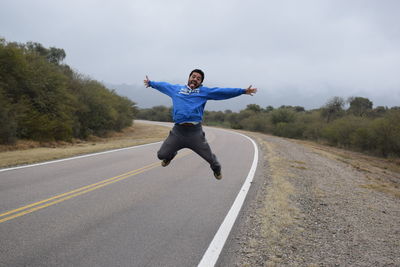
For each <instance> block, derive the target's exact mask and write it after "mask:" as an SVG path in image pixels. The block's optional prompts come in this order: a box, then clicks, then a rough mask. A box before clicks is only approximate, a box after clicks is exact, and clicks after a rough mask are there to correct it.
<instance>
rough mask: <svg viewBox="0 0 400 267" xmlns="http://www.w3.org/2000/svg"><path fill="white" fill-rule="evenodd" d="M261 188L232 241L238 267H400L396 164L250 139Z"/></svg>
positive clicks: (306, 145)
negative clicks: (259, 155)
mask: <svg viewBox="0 0 400 267" xmlns="http://www.w3.org/2000/svg"><path fill="white" fill-rule="evenodd" d="M246 134H248V135H249V136H251V137H252V138H254V139H255V140H256V141H257V143H258V144H259V149H261V150H262V152H263V155H264V169H263V171H262V176H263V177H262V181H259V182H258V183H259V184H260V186H261V188H260V189H258V190H257V193H256V196H255V197H254V199H253V200H252V201H251V203H250V204H249V205H248V206H249V209H250V210H247V211H245V214H246V217H245V219H242V220H241V221H240V222H239V225H238V229H239V230H238V231H236V232H235V233H233V237H231V240H234V242H236V246H233V247H234V251H230V252H229V251H228V253H231V254H232V255H231V257H233V258H234V260H232V263H233V264H232V265H236V266H400V254H399V251H400V241H399V240H400V189H399V185H400V172H399V171H397V163H396V162H393V161H389V160H383V159H379V158H374V157H368V156H365V155H364V156H363V155H361V154H358V153H353V152H346V151H343V150H340V149H333V148H332V149H331V148H330V147H326V146H320V145H316V144H314V143H308V142H301V141H294V140H288V139H283V138H278V137H273V136H268V135H263V134H254V133H246Z"/></svg>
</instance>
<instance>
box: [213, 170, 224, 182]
mask: <svg viewBox="0 0 400 267" xmlns="http://www.w3.org/2000/svg"><path fill="white" fill-rule="evenodd" d="M214 177H215V179H217V180H221V179H222V173H221V171H219V172H214Z"/></svg>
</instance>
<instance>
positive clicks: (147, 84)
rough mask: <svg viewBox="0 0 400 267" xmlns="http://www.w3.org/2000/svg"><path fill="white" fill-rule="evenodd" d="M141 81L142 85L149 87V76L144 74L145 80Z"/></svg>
mask: <svg viewBox="0 0 400 267" xmlns="http://www.w3.org/2000/svg"><path fill="white" fill-rule="evenodd" d="M143 82H144V86H146V88H147V87H150V80H149V77H147V75H146V80H144V81H143Z"/></svg>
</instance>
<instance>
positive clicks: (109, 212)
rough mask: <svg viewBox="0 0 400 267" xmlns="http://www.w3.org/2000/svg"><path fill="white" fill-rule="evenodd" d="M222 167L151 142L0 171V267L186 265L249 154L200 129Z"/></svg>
mask: <svg viewBox="0 0 400 267" xmlns="http://www.w3.org/2000/svg"><path fill="white" fill-rule="evenodd" d="M205 132H206V137H207V139H208V141H209V143H210V145H211V147H212V149H213V152H214V153H215V154H216V155H217V156H218V159H219V161H220V162H221V164H222V173H223V179H222V180H221V181H218V180H216V179H215V178H214V176H213V173H212V171H211V169H210V168H209V165H208V163H207V162H205V161H204V160H203V159H202V158H200V157H199V156H198V155H197V154H195V153H194V152H192V151H190V150H187V149H184V150H181V151H180V152H179V154H178V156H177V158H175V159H174V160H173V161H172V162H171V164H170V165H169V166H168V167H165V168H163V167H161V166H160V162H159V160H158V159H157V157H156V152H157V150H158V149H159V147H160V145H161V144H160V143H156V144H149V145H144V146H139V147H135V148H130V149H124V150H119V151H114V152H110V153H102V154H96V155H92V156H89V157H82V158H74V159H70V160H66V161H59V162H53V163H49V164H44V165H39V166H31V167H26V168H19V169H11V170H6V171H4V170H3V171H1V170H0V266H107V267H108V266H196V265H197V264H198V263H199V262H200V261H201V259H202V257H203V255H204V253H205V252H206V250H207V248H208V247H209V245H210V242H211V241H212V240H213V237H214V235H215V233H216V232H217V230H218V229H219V227H220V225H221V223H222V221H223V220H224V218H225V216H226V215H227V213H228V211H229V209H230V208H231V206H232V203H233V202H234V200H235V198H236V196H237V195H238V193H239V191H240V189H241V187H242V184H243V183H244V181H245V179H246V177H247V176H248V173H249V170H250V167H251V165H252V162H253V157H254V153H255V150H254V147H253V145H252V143H251V141H250V140H248V139H247V138H245V137H243V136H241V135H238V134H236V133H233V132H229V131H225V130H219V129H213V128H205Z"/></svg>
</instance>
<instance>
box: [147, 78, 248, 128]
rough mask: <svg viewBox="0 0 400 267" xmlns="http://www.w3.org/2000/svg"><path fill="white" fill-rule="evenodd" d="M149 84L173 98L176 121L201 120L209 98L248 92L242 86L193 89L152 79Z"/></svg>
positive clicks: (230, 96)
mask: <svg viewBox="0 0 400 267" xmlns="http://www.w3.org/2000/svg"><path fill="white" fill-rule="evenodd" d="M149 85H150V87H152V88H154V89H157V90H158V91H160V92H161V93H164V94H166V95H168V96H169V97H171V98H172V104H173V111H172V112H173V114H172V117H173V120H174V122H176V123H182V122H201V121H202V119H203V113H204V107H205V106H206V103H207V100H224V99H228V98H232V97H236V96H239V95H242V94H245V93H246V89H242V88H218V87H214V88H208V87H204V86H200V87H198V88H195V89H191V88H190V87H188V86H187V85H179V84H175V85H173V84H169V83H166V82H154V81H150V82H149Z"/></svg>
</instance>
